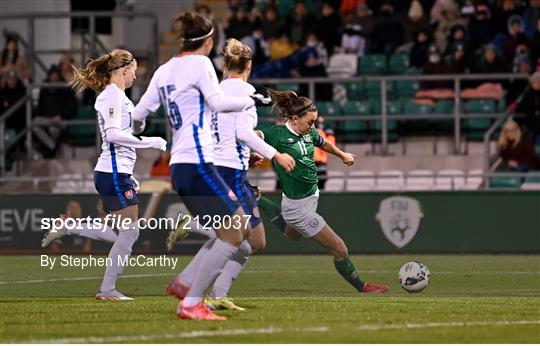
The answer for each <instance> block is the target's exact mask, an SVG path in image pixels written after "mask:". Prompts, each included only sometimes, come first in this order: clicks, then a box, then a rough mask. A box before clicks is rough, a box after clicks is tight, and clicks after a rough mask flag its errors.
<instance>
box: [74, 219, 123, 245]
mask: <svg viewBox="0 0 540 346" xmlns="http://www.w3.org/2000/svg"><path fill="white" fill-rule="evenodd" d="M77 226H78V225H77ZM80 226H81V227H76V228H74V229H70V230H68V232H67V233H68V234H69V235H78V236H81V237H85V238H90V239H93V240H99V241H106V242H109V243H114V242H115V241H116V238H117V237H118V234H117V232H115V231H114V230H113V229H112V228H110V227H109V226H108V225H106V224H103V225H101V227H100V228H96V229H92V228H89V227H88V224H87V223H85V222H83V223H81V225H80Z"/></svg>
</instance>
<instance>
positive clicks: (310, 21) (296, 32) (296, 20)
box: [285, 0, 328, 45]
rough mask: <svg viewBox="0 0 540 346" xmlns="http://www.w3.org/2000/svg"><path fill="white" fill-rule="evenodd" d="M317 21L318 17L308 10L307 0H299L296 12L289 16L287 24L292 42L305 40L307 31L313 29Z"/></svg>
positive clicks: (298, 42)
mask: <svg viewBox="0 0 540 346" xmlns="http://www.w3.org/2000/svg"><path fill="white" fill-rule="evenodd" d="M315 23H316V19H315V18H314V17H313V16H312V15H311V14H310V13H309V12H308V8H307V6H306V3H305V1H302V0H300V1H297V2H296V5H295V6H294V13H293V14H292V15H290V16H289V17H287V21H286V24H285V26H286V29H287V31H288V34H289V37H290V39H291V42H292V43H294V44H297V45H300V44H302V43H303V42H305V40H306V36H307V33H308V32H312V31H313V29H314V25H315ZM326 29H328V28H326Z"/></svg>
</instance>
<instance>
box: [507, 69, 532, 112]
mask: <svg viewBox="0 0 540 346" xmlns="http://www.w3.org/2000/svg"><path fill="white" fill-rule="evenodd" d="M516 69H517V70H516V71H515V72H516V73H522V74H529V73H531V63H530V61H529V59H521V60H520V61H519V62H517V66H516ZM528 86H529V81H528V80H527V79H514V80H512V81H511V82H510V83H509V85H508V88H506V97H505V98H506V104H507V105H510V106H509V107H513V106H512V105H513V104H514V103H515V102H516V100H517V99H518V98H519V96H520V95H521V94H522V93H524V91H525V90H526V89H527V88H528ZM514 106H515V105H514Z"/></svg>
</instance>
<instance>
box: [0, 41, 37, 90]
mask: <svg viewBox="0 0 540 346" xmlns="http://www.w3.org/2000/svg"><path fill="white" fill-rule="evenodd" d="M4 38H5V40H6V43H5V46H4V49H3V50H2V56H1V57H0V76H2V75H3V74H5V73H7V72H8V71H10V70H13V69H14V70H15V71H17V76H18V78H19V79H20V80H22V81H23V82H27V81H29V79H30V77H31V76H32V70H30V67H29V66H28V61H27V59H26V57H25V56H24V55H23V54H22V53H21V52H19V45H18V42H17V38H16V37H15V36H12V35H9V34H8V35H4Z"/></svg>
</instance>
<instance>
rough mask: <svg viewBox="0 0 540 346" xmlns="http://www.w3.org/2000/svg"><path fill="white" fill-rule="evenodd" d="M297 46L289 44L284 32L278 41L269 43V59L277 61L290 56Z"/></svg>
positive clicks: (289, 40)
mask: <svg viewBox="0 0 540 346" xmlns="http://www.w3.org/2000/svg"><path fill="white" fill-rule="evenodd" d="M297 48H298V46H297V45H296V44H294V42H291V39H290V37H289V35H288V34H287V32H286V31H283V32H282V33H281V35H280V36H279V38H278V39H275V40H273V41H272V43H270V59H271V60H277V59H281V58H285V57H287V56H289V55H291V54H292V53H293V52H294V51H295V50H296V49H297Z"/></svg>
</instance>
